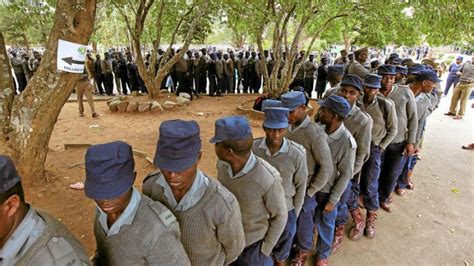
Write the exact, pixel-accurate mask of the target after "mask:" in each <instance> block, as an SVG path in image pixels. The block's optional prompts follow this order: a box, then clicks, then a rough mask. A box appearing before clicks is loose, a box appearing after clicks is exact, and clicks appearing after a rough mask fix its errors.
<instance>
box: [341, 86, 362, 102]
mask: <svg viewBox="0 0 474 266" xmlns="http://www.w3.org/2000/svg"><path fill="white" fill-rule="evenodd" d="M339 95H341V96H342V97H344V98H346V100H347V101H348V102H349V103H350V104H351V106H353V105H354V104H355V102H356V101H357V99H358V98H359V96H360V92H359V90H358V89H356V88H354V87H352V86H347V85H345V86H342V87H341V89H340V90H339Z"/></svg>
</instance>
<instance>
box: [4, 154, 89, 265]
mask: <svg viewBox="0 0 474 266" xmlns="http://www.w3.org/2000/svg"><path fill="white" fill-rule="evenodd" d="M32 264H34V265H73V264H74V265H91V263H90V261H89V259H88V258H87V256H86V254H85V252H84V248H83V247H82V245H81V243H80V242H79V241H78V240H77V239H76V238H74V236H73V235H72V234H71V233H70V232H69V230H68V229H67V228H66V227H65V226H64V225H63V224H62V223H61V222H59V221H58V220H57V219H56V218H54V217H52V216H51V215H50V214H48V213H46V212H44V211H40V210H37V209H35V208H33V207H32V206H30V205H29V204H27V203H26V202H25V196H24V192H23V186H22V184H21V180H20V176H19V175H18V173H17V171H16V168H15V165H14V164H13V162H12V160H11V159H10V157H7V156H4V155H0V265H32Z"/></svg>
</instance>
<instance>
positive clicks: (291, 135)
mask: <svg viewBox="0 0 474 266" xmlns="http://www.w3.org/2000/svg"><path fill="white" fill-rule="evenodd" d="M281 101H282V104H283V107H285V108H288V109H289V110H290V113H289V116H288V123H289V124H290V125H289V126H288V129H287V131H286V134H285V137H286V138H287V139H289V140H292V141H294V142H296V143H298V144H300V145H302V146H303V147H304V148H305V150H306V164H307V166H308V178H307V182H306V187H307V188H306V195H305V198H304V202H303V207H302V209H301V212H300V215H299V216H298V221H297V229H296V235H295V240H294V243H295V246H296V254H295V258H294V259H293V261H292V264H296V265H304V263H305V261H306V257H307V255H308V252H309V250H311V248H312V246H313V228H314V221H313V217H314V209H315V208H316V199H315V194H316V192H318V191H319V190H321V189H322V188H323V187H324V186H325V185H326V183H327V181H328V179H329V177H330V176H332V174H333V169H334V167H333V164H332V160H331V159H330V158H331V151H330V149H329V144H328V137H327V134H326V133H324V131H323V130H322V129H320V128H318V127H317V126H316V124H315V123H313V122H311V120H310V118H309V116H308V115H307V114H306V104H307V100H306V98H305V96H304V94H303V93H302V92H297V91H291V92H287V93H285V94H283V95H282V96H281Z"/></svg>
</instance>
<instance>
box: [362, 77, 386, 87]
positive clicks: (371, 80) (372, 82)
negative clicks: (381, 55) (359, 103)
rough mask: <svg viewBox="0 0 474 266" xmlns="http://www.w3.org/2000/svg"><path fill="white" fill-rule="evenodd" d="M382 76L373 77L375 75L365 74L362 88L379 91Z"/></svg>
mask: <svg viewBox="0 0 474 266" xmlns="http://www.w3.org/2000/svg"><path fill="white" fill-rule="evenodd" d="M381 82H382V76H379V75H375V74H367V76H365V79H364V86H367V87H370V88H373V89H380V88H381V87H382V84H381Z"/></svg>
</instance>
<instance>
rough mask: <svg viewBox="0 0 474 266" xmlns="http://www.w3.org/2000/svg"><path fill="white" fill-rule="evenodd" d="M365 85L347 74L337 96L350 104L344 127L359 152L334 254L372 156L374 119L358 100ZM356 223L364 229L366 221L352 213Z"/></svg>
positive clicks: (339, 208) (338, 224)
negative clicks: (352, 197)
mask: <svg viewBox="0 0 474 266" xmlns="http://www.w3.org/2000/svg"><path fill="white" fill-rule="evenodd" d="M362 90H363V85H362V80H361V79H360V78H359V76H356V75H352V74H347V75H346V76H344V78H343V80H342V82H341V88H340V89H339V90H338V92H337V94H338V95H340V96H342V97H344V98H345V99H346V100H347V101H348V102H349V104H350V106H351V109H350V112H349V114H348V115H347V117H346V119H344V123H343V124H344V126H345V127H346V128H347V130H349V132H350V133H351V134H352V136H353V137H354V139H355V141H356V144H357V150H356V157H355V163H354V177H353V178H352V179H351V182H349V184H348V185H347V188H346V190H345V191H344V193H343V194H342V196H341V199H340V200H339V203H338V205H337V218H336V230H335V232H334V242H333V246H332V250H331V252H332V253H335V252H337V251H338V250H339V248H340V247H341V244H342V240H343V238H344V228H345V224H346V222H347V219H348V217H349V211H348V206H347V202H348V201H349V196H350V194H351V187H352V186H353V185H356V184H358V183H359V173H360V170H361V169H362V165H363V164H364V163H365V162H366V161H367V159H369V155H370V140H371V131H372V118H370V116H369V115H368V114H367V113H365V112H363V111H362V110H361V109H360V108H359V106H357V100H358V99H359V98H360V96H361V95H362ZM351 215H352V217H353V220H354V222H355V223H356V225H357V226H359V227H362V226H363V225H364V221H363V220H362V219H361V217H360V216H358V215H357V214H356V213H353V212H351Z"/></svg>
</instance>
